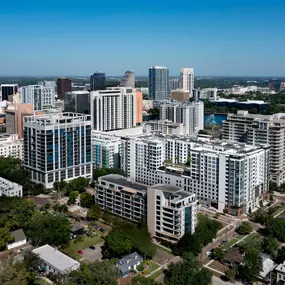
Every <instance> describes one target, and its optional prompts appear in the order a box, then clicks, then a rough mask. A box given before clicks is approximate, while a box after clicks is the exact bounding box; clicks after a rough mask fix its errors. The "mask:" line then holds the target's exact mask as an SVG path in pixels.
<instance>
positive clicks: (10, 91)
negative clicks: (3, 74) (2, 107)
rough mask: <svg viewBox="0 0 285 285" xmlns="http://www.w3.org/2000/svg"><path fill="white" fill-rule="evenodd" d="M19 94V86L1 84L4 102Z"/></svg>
mask: <svg viewBox="0 0 285 285" xmlns="http://www.w3.org/2000/svg"><path fill="white" fill-rule="evenodd" d="M17 92H18V84H1V94H2V101H4V100H8V96H9V95H14V94H16V93H17Z"/></svg>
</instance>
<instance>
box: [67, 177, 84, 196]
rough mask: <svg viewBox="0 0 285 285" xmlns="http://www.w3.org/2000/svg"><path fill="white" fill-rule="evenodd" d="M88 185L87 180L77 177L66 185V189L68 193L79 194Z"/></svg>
mask: <svg viewBox="0 0 285 285" xmlns="http://www.w3.org/2000/svg"><path fill="white" fill-rule="evenodd" d="M88 184H89V179H88V178H84V177H78V178H75V179H73V180H71V181H70V182H69V183H68V187H69V189H70V191H78V192H79V193H83V192H84V191H85V188H86V187H87V186H88Z"/></svg>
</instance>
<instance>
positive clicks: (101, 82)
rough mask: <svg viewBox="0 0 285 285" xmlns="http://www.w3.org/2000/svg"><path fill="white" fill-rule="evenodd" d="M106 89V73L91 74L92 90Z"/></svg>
mask: <svg viewBox="0 0 285 285" xmlns="http://www.w3.org/2000/svg"><path fill="white" fill-rule="evenodd" d="M105 89H106V75H105V73H103V72H99V71H97V72H95V73H94V74H92V75H91V76H90V90H91V91H97V90H105Z"/></svg>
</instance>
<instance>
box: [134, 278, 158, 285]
mask: <svg viewBox="0 0 285 285" xmlns="http://www.w3.org/2000/svg"><path fill="white" fill-rule="evenodd" d="M132 285H159V283H157V282H156V281H154V280H153V279H150V278H144V277H142V276H136V277H135V278H133V280H132Z"/></svg>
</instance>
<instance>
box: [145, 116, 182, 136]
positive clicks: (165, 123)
mask: <svg viewBox="0 0 285 285" xmlns="http://www.w3.org/2000/svg"><path fill="white" fill-rule="evenodd" d="M142 127H143V133H144V134H149V133H153V134H164V135H178V136H180V135H184V134H185V133H184V126H183V124H182V123H174V122H172V121H169V120H155V121H145V122H143V123H142Z"/></svg>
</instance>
